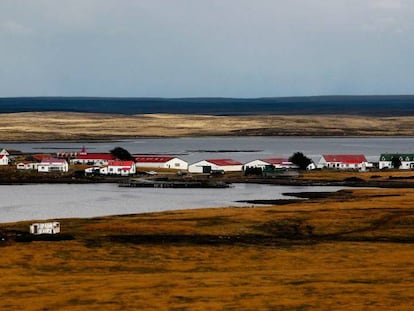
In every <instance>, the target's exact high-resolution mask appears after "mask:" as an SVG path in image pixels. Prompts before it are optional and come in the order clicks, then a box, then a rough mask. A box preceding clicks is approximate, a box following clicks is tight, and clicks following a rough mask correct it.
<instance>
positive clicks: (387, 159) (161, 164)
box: [0, 149, 414, 176]
mask: <svg viewBox="0 0 414 311" xmlns="http://www.w3.org/2000/svg"><path fill="white" fill-rule="evenodd" d="M8 156H9V154H8V153H7V151H6V150H5V149H2V150H1V149H0V165H7V164H9V161H10V160H9V158H8ZM58 156H59V155H58ZM395 158H397V159H399V161H400V162H401V165H400V167H399V168H400V169H414V154H381V156H380V158H379V162H376V163H373V162H369V161H368V160H367V159H366V157H365V156H364V155H362V154H351V155H350V154H327V155H322V156H321V158H320V159H319V161H318V162H316V163H311V164H310V165H309V166H308V169H323V168H328V169H339V170H352V169H353V170H367V169H371V168H373V167H376V168H379V169H386V168H393V167H394V165H395ZM39 159H40V162H30V161H25V162H20V163H17V168H18V169H22V170H37V171H38V172H67V171H68V170H69V164H71V165H87V166H89V167H88V168H87V169H86V170H85V172H86V173H89V174H97V173H99V174H102V175H110V174H115V175H123V176H127V175H131V174H135V173H136V171H137V168H143V169H145V168H154V169H157V168H162V169H174V170H180V171H188V172H190V173H211V172H214V171H223V172H232V171H233V172H237V171H243V170H245V169H246V168H261V169H264V168H265V167H268V166H272V167H274V168H280V169H294V168H297V167H296V166H295V165H294V164H293V163H291V162H289V160H288V159H287V158H267V159H256V160H253V161H250V162H247V163H241V162H239V161H236V160H233V159H206V160H201V161H198V162H196V163H193V164H189V163H188V162H186V161H184V160H182V159H180V158H177V157H172V156H158V155H156V156H139V155H137V156H135V157H134V161H119V160H118V159H116V158H115V157H114V156H113V155H112V154H110V153H88V152H86V150H85V149H82V151H81V152H79V153H76V154H73V155H72V158H70V159H69V163H68V161H67V160H66V159H62V158H52V157H50V155H49V156H44V157H40V158H39ZM2 163H4V164H2Z"/></svg>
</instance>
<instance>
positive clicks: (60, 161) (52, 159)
mask: <svg viewBox="0 0 414 311" xmlns="http://www.w3.org/2000/svg"><path fill="white" fill-rule="evenodd" d="M42 163H67V162H66V160H65V159H56V158H48V159H43V160H42Z"/></svg>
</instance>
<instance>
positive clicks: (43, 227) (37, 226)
mask: <svg viewBox="0 0 414 311" xmlns="http://www.w3.org/2000/svg"><path fill="white" fill-rule="evenodd" d="M30 233H31V234H35V235H38V234H56V233H60V223H59V222H57V221H54V222H41V223H34V224H31V225H30Z"/></svg>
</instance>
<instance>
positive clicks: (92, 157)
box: [70, 153, 116, 165]
mask: <svg viewBox="0 0 414 311" xmlns="http://www.w3.org/2000/svg"><path fill="white" fill-rule="evenodd" d="M115 159H116V157H115V156H113V155H112V154H111V153H81V154H78V155H77V156H76V158H74V159H72V160H70V163H71V164H88V165H108V161H112V160H115Z"/></svg>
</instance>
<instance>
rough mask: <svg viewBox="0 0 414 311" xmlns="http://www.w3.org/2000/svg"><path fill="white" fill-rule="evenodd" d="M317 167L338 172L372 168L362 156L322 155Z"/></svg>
mask: <svg viewBox="0 0 414 311" xmlns="http://www.w3.org/2000/svg"><path fill="white" fill-rule="evenodd" d="M317 167H318V168H332V169H338V170H347V169H361V170H364V169H366V168H368V167H372V165H371V164H370V163H369V162H368V160H367V159H366V158H365V156H364V155H363V154H324V155H322V157H321V159H320V160H319V162H318V165H317Z"/></svg>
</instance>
